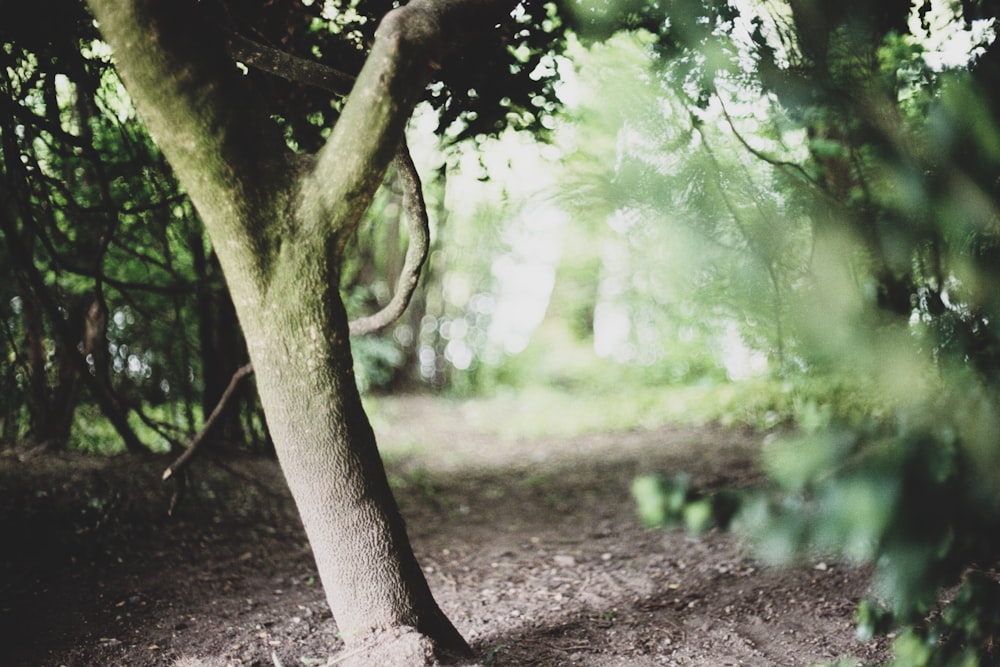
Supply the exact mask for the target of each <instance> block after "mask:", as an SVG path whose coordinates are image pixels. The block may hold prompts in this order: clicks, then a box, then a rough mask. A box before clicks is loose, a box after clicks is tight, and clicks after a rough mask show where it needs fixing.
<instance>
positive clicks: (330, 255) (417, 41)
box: [90, 0, 516, 664]
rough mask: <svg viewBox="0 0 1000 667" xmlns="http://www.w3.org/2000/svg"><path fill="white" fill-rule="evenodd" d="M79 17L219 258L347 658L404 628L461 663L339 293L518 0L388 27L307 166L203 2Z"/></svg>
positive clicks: (130, 6) (460, 648)
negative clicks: (411, 141)
mask: <svg viewBox="0 0 1000 667" xmlns="http://www.w3.org/2000/svg"><path fill="white" fill-rule="evenodd" d="M90 4H91V7H92V8H93V10H94V13H95V14H96V16H97V18H98V21H99V23H100V27H101V30H102V32H103V34H104V36H105V38H106V39H107V41H108V42H109V43H110V44H111V46H112V48H113V49H114V52H115V56H116V59H117V65H118V69H119V72H120V73H121V74H122V77H123V79H124V81H125V84H126V87H127V88H128V90H129V91H130V93H131V94H132V97H133V98H134V99H135V101H136V104H137V106H138V108H139V111H140V113H142V115H143V117H144V119H145V121H146V123H147V125H148V126H149V129H150V131H151V133H152V135H153V138H154V139H155V140H156V142H157V144H158V145H159V146H160V148H161V150H163V152H164V154H165V155H166V157H167V159H168V160H169V161H170V162H171V164H172V166H173V168H174V170H175V172H176V174H177V176H178V178H179V179H180V181H181V183H182V184H183V185H184V187H185V189H186V190H187V192H188V193H189V194H190V196H191V199H192V201H193V202H194V204H195V206H196V207H197V209H198V212H199V214H200V215H201V217H202V219H203V220H204V221H205V224H206V226H207V228H208V231H209V234H210V236H211V239H212V243H213V246H214V247H215V249H216V251H217V253H218V255H219V259H220V262H221V264H222V267H223V270H224V272H225V274H226V281H227V283H228V285H229V288H230V292H231V294H232V296H233V303H234V304H235V306H236V310H237V313H238V315H239V317H240V320H241V323H242V325H243V331H244V334H245V337H246V340H247V346H248V349H249V352H250V358H251V361H252V362H253V365H254V369H255V372H256V374H257V385H258V390H259V391H260V394H261V399H262V402H263V405H264V412H265V414H266V416H267V420H268V425H269V427H270V430H271V434H272V436H273V439H274V444H275V449H276V451H277V453H278V458H279V460H280V462H281V466H282V470H283V471H284V473H285V477H286V479H287V480H288V484H289V487H290V488H291V491H292V493H293V495H294V497H295V500H296V503H297V505H298V509H299V512H300V513H301V515H302V519H303V522H304V524H305V527H306V532H307V534H308V537H309V542H310V544H311V545H312V548H313V553H314V555H315V558H316V562H317V565H318V567H319V572H320V576H321V578H322V581H323V586H324V589H325V591H326V595H327V600H328V601H329V603H330V607H331V609H332V611H333V615H334V618H335V619H336V621H337V624H338V626H339V627H340V630H341V632H342V634H343V635H344V636H345V639H347V641H348V642H349V643H350V642H362V641H363V640H364V639H365V637H366V635H367V634H368V633H369V631H377V630H385V629H396V630H402V631H403V632H404V634H405V633H407V629H415V630H416V631H417V632H418V633H420V634H422V635H423V636H425V637H429V638H430V639H432V640H433V641H434V642H435V643H436V644H437V645H438V647H439V648H443V649H446V650H451V651H454V652H459V653H464V652H467V651H468V646H467V645H466V643H465V641H464V640H463V639H462V637H461V635H460V634H459V633H458V632H457V631H456V630H455V628H454V627H453V626H452V624H451V623H450V621H448V619H447V618H446V617H445V616H444V614H443V613H441V611H440V610H439V608H438V606H437V604H436V603H435V602H434V599H433V597H432V595H431V593H430V590H429V588H428V586H427V582H426V580H425V579H424V576H423V574H422V572H421V570H420V567H419V566H418V564H417V561H416V559H415V558H414V555H413V552H412V549H411V547H410V544H409V541H408V539H407V536H406V530H405V527H404V525H403V521H402V519H401V517H400V515H399V511H398V509H397V507H396V503H395V501H394V499H393V497H392V493H391V491H390V489H389V485H388V482H387V480H386V475H385V471H384V469H383V466H382V462H381V460H380V458H379V454H378V450H377V448H376V446H375V437H374V435H373V433H372V429H371V427H370V425H369V423H368V419H367V417H366V416H365V413H364V410H363V408H362V405H361V399H360V396H359V395H358V390H357V386H356V384H355V379H354V373H353V363H352V359H351V349H350V341H349V327H348V322H347V316H346V313H345V311H344V306H343V303H342V301H341V298H340V294H339V291H338V287H339V279H340V267H341V263H342V260H343V257H342V253H343V251H344V248H345V246H346V244H347V240H348V239H349V237H350V236H351V234H353V233H354V231H355V230H356V229H357V226H358V224H359V221H360V219H361V216H362V214H363V213H364V211H365V209H366V208H367V207H368V205H369V204H370V202H371V199H372V196H373V195H374V193H375V190H376V189H377V188H378V187H379V185H380V183H381V181H382V179H383V176H384V174H385V171H386V168H387V167H388V164H389V162H390V160H391V159H392V158H393V156H394V154H395V152H396V148H397V146H398V144H399V143H400V139H401V138H402V133H403V128H404V127H405V124H406V121H407V119H408V117H409V115H410V113H411V112H412V109H413V106H414V105H415V104H416V102H417V100H418V99H419V97H420V95H421V93H422V91H423V88H424V85H425V83H426V82H427V81H428V80H429V78H430V75H431V73H432V72H433V71H434V69H435V68H436V67H438V66H439V64H440V63H441V62H442V60H443V56H444V55H445V54H446V53H447V51H448V50H449V49H451V48H453V47H454V46H455V45H456V44H457V43H460V42H462V41H465V40H468V39H473V38H476V37H477V36H479V35H483V34H484V33H489V32H490V31H491V30H493V28H494V26H496V25H497V24H498V23H499V22H500V21H501V20H502V19H503V17H504V16H505V15H509V12H510V10H511V9H512V8H513V6H514V5H515V4H516V1H514V0H475V1H473V0H411V2H410V3H408V4H407V5H405V6H404V7H401V8H399V9H396V10H393V11H392V12H390V13H389V14H388V15H387V16H386V17H385V19H383V22H382V24H381V26H380V28H379V31H378V33H377V36H376V40H375V44H374V45H373V47H372V51H371V55H370V56H369V58H368V61H367V63H366V64H365V66H364V68H363V70H362V71H361V73H360V74H359V76H358V79H357V83H356V85H355V87H354V89H353V90H352V92H351V95H350V97H349V98H348V101H347V103H346V105H345V106H344V109H343V111H342V113H341V116H340V119H339V121H338V122H337V124H336V126H335V127H334V128H333V132H332V133H331V136H330V139H329V140H328V142H327V144H326V145H325V146H324V147H323V148H322V149H321V150H320V152H319V153H318V154H317V156H316V157H315V159H302V158H298V157H294V156H291V155H289V153H288V150H287V148H286V147H285V145H284V142H283V140H282V138H281V134H280V132H279V131H278V129H277V128H276V127H275V125H274V124H273V122H271V121H270V119H269V118H268V113H267V110H266V108H265V107H264V106H263V103H262V102H261V100H260V99H258V98H256V97H255V96H254V95H253V94H252V92H251V91H249V90H248V89H247V87H246V81H245V80H244V79H243V78H242V77H241V75H240V74H239V73H238V70H237V69H236V67H235V66H234V65H233V63H232V61H231V60H230V59H229V57H228V56H227V54H226V52H225V50H224V48H223V47H224V40H223V39H222V36H221V35H220V34H219V33H218V32H217V31H216V30H214V29H213V28H212V27H210V26H207V25H205V24H204V23H203V22H201V21H199V19H198V17H199V11H198V10H199V6H198V3H197V2H194V1H193V0H190V1H189V0H129V1H126V0H90ZM418 653H419V651H418ZM416 657H417V656H416V655H415V654H414V655H411V656H410V658H408V659H406V660H405V664H412V663H413V662H414V661H415V660H416ZM384 664H389V663H384ZM392 664H404V662H400V661H399V660H393V661H392Z"/></svg>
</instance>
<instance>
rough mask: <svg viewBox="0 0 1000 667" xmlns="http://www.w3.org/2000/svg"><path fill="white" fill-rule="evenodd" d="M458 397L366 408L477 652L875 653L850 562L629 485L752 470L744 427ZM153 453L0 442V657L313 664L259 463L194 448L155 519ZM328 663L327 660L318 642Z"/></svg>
mask: <svg viewBox="0 0 1000 667" xmlns="http://www.w3.org/2000/svg"><path fill="white" fill-rule="evenodd" d="M474 410H475V405H474V404H462V403H456V402H442V401H440V400H435V399H429V398H424V397H403V398H396V399H391V400H384V401H382V402H380V410H379V412H380V414H379V416H378V417H379V418H378V419H377V420H376V428H377V430H378V431H379V435H380V440H381V442H382V447H383V450H384V452H385V455H386V458H387V460H388V469H389V471H390V476H391V477H392V479H393V481H394V483H395V487H396V490H397V497H398V499H399V501H400V504H401V507H402V510H403V513H404V515H405V516H406V518H407V521H408V526H409V529H410V536H411V538H412V540H413V543H414V548H415V550H416V552H417V555H418V558H419V559H420V561H421V563H422V564H423V565H424V568H425V571H426V573H427V576H428V579H429V581H430V584H431V587H432V589H433V590H434V592H435V594H436V596H437V598H438V601H439V602H440V604H441V606H442V608H443V609H444V610H445V611H446V613H448V614H449V616H450V617H451V618H452V620H453V621H454V622H455V625H456V626H457V627H458V628H459V630H461V631H462V632H463V633H464V634H465V636H466V637H467V638H468V639H469V640H470V642H471V643H472V644H473V646H474V648H475V649H476V651H477V652H478V655H479V658H478V663H477V664H481V665H498V666H501V665H545V666H559V665H592V666H595V667H605V666H607V667H611V666H617V665H622V666H624V665H636V666H640V667H641V666H644V665H683V666H690V667H720V666H723V665H759V666H761V667H764V666H768V667H770V666H785V665H787V666H795V665H809V664H813V663H816V662H820V661H833V660H836V659H838V658H841V657H849V658H853V659H855V660H858V661H861V662H866V663H873V664H878V663H880V662H882V661H884V658H885V647H884V645H882V644H879V643H877V642H869V643H863V644H862V643H858V642H857V641H855V640H854V638H853V625H852V616H853V613H854V608H855V606H856V604H857V602H858V600H859V599H860V597H861V596H862V595H864V592H865V590H866V586H867V584H868V579H869V575H868V573H867V572H866V571H863V570H857V569H849V568H846V567H842V566H840V565H838V564H832V563H806V564H803V565H802V566H801V567H798V568H794V569H775V568H770V567H766V566H764V565H762V564H760V563H758V562H756V561H755V560H754V559H753V558H752V555H751V554H749V553H748V552H747V551H746V550H745V549H744V548H743V547H741V545H740V543H739V541H738V540H737V539H736V538H734V537H733V536H730V535H721V534H709V535H708V536H705V537H701V538H694V537H691V536H688V535H685V534H683V533H680V532H661V531H648V530H645V529H643V528H642V527H641V526H640V525H639V524H638V522H637V521H636V519H635V511H634V506H633V504H632V501H631V499H630V498H629V491H628V489H629V484H630V482H631V480H632V479H633V478H634V476H635V475H637V474H640V473H645V472H650V471H661V472H664V473H667V474H673V473H674V472H678V471H681V470H683V471H687V472H688V473H690V474H691V475H692V477H693V478H694V479H695V480H696V482H697V483H698V484H699V485H703V486H705V487H708V488H722V487H733V486H741V487H742V486H747V485H751V484H754V483H757V482H759V481H760V474H759V472H758V469H757V467H756V464H755V461H756V459H757V454H758V452H759V450H760V447H761V446H762V441H763V439H764V436H763V435H761V434H757V433H752V432H748V431H741V430H729V429H722V428H719V427H699V428H691V427H664V428H658V429H655V430H643V431H630V432H625V433H602V434H593V435H586V436H579V437H573V438H544V439H533V440H517V439H511V438H505V437H503V436H502V435H498V432H499V429H497V430H491V429H483V428H481V423H482V422H481V421H477V419H478V418H477V417H476V415H475V414H474ZM164 463H165V462H164V461H148V460H137V459H134V458H130V457H119V458H115V459H110V460H109V459H104V460H102V459H94V458H86V457H80V456H61V457H58V458H53V457H40V458H33V459H29V460H27V461H21V460H19V459H17V458H16V457H14V456H6V457H0V646H2V647H3V648H2V651H3V653H2V655H0V664H3V665H11V666H12V667H13V666H21V665H25V666H32V667H50V666H51V667H58V666H60V665H66V666H67V667H74V666H85V665H86V666H89V665H101V666H104V665H127V666H129V667H146V666H149V667H152V666H154V665H157V666H159V665H184V664H203V665H212V666H215V665H241V666H248V667H249V666H259V667H271V666H273V665H277V664H280V665H283V666H284V667H292V666H300V665H302V666H308V665H324V664H327V661H328V659H330V658H331V657H333V659H334V660H337V659H339V658H341V657H343V654H342V653H339V654H338V651H340V650H341V649H342V648H343V645H342V643H341V642H340V640H339V639H338V636H337V628H336V626H335V624H334V622H333V620H332V618H331V617H330V613H329V611H328V609H327V607H326V604H325V601H324V598H323V593H322V590H321V588H320V585H319V582H318V581H317V579H316V574H315V569H314V566H313V563H312V557H311V554H310V551H309V547H308V544H307V542H306V540H305V537H304V535H303V533H302V529H301V525H300V523H299V521H298V518H297V516H296V514H295V510H294V507H293V504H292V502H291V500H290V498H289V496H288V494H287V491H286V489H285V486H284V482H283V480H282V477H281V474H280V471H279V470H278V468H277V466H276V464H275V463H274V462H272V461H270V460H266V459H259V458H247V457H245V456H224V455H221V454H210V453H206V455H205V456H204V457H203V458H201V459H199V460H198V461H197V462H196V464H195V469H194V478H193V480H192V485H191V491H190V492H189V494H188V497H187V498H186V500H185V502H184V504H183V505H182V506H181V508H180V510H179V513H178V515H177V516H175V518H173V519H169V518H167V517H166V512H165V509H166V507H167V503H168V500H169V495H170V489H169V487H168V486H167V485H164V484H162V483H161V482H160V481H159V476H160V473H161V472H162V469H163V467H164ZM331 664H334V663H331Z"/></svg>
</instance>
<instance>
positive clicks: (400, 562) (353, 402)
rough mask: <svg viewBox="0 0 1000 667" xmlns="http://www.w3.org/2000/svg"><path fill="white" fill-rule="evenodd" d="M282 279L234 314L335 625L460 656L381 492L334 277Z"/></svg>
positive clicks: (355, 634)
mask: <svg viewBox="0 0 1000 667" xmlns="http://www.w3.org/2000/svg"><path fill="white" fill-rule="evenodd" d="M283 273H286V274H287V278H286V279H279V280H277V281H276V285H275V290H273V296H272V297H270V298H269V299H268V300H267V301H266V302H265V303H263V304H261V306H262V307H261V308H259V309H256V310H255V312H254V313H251V314H248V315H247V314H245V313H243V315H246V317H245V318H244V329H245V331H247V332H248V335H247V339H248V345H249V347H250V354H251V358H252V359H253V363H254V370H255V373H256V375H257V385H258V388H259V391H260V395H261V400H262V402H263V404H264V412H265V414H266V415H267V420H268V426H269V427H270V430H271V435H272V437H273V439H274V442H275V445H276V449H277V453H278V459H279V461H280V462H281V466H282V470H283V471H284V473H285V477H286V479H287V480H288V484H289V487H290V489H291V491H292V494H293V496H294V497H295V501H296V504H297V506H298V509H299V513H300V514H301V516H302V521H303V524H304V525H305V528H306V532H307V534H308V536H309V543H310V545H311V546H312V549H313V554H314V556H315V558H316V563H317V566H318V568H319V572H320V577H321V578H322V580H323V584H324V587H325V590H326V594H327V600H328V601H329V603H330V608H331V609H332V610H333V615H334V618H335V619H336V620H337V625H338V627H339V628H340V630H341V633H342V634H343V635H344V636H345V637H348V638H360V636H361V635H363V634H364V633H365V632H367V631H369V630H371V629H377V628H391V627H397V626H409V627H413V628H416V629H417V630H418V631H419V632H421V633H422V634H424V635H426V636H428V637H431V638H433V639H434V640H435V642H436V643H437V644H438V645H439V646H441V647H443V648H446V649H450V650H455V651H463V652H464V651H466V650H467V647H466V645H465V642H464V640H463V639H462V638H461V636H460V635H459V634H458V632H457V631H456V630H455V629H454V627H453V626H452V625H451V623H450V622H449V621H448V620H447V618H446V617H445V616H444V615H443V614H442V613H441V611H440V610H439V608H438V606H437V604H436V603H435V601H434V599H433V597H432V595H431V592H430V589H429V588H428V586H427V583H426V580H425V579H424V576H423V573H422V572H421V570H420V567H419V566H418V564H417V561H416V559H415V557H414V555H413V552H412V549H411V547H410V544H409V541H408V539H407V536H406V531H405V527H404V524H403V520H402V518H401V517H400V514H399V510H398V508H397V506H396V503H395V500H394V499H393V496H392V492H391V491H390V488H389V483H388V480H387V478H386V475H385V470H384V468H383V466H382V461H381V459H380V457H379V454H378V450H377V448H376V444H375V436H374V434H373V432H372V429H371V426H370V425H369V423H368V418H367V416H366V415H365V412H364V408H363V407H362V404H361V397H360V395H359V394H358V390H357V386H356V384H355V381H354V373H353V360H352V356H351V349H350V345H349V339H348V331H347V317H346V313H345V312H344V306H343V304H342V302H341V299H340V295H339V293H338V291H337V289H336V287H334V286H335V285H337V276H336V275H334V274H332V273H329V272H327V271H323V270H311V271H309V272H308V273H305V274H303V272H301V270H296V267H295V266H289V267H287V270H285V271H284V272H283ZM279 285H283V286H284V289H287V290H288V292H287V293H286V292H284V289H282V288H279ZM304 295H309V297H308V298H303V297H304ZM274 321H280V322H282V323H284V326H282V327H280V328H278V327H273V326H271V324H272V323H273V322H274ZM250 332H253V333H250Z"/></svg>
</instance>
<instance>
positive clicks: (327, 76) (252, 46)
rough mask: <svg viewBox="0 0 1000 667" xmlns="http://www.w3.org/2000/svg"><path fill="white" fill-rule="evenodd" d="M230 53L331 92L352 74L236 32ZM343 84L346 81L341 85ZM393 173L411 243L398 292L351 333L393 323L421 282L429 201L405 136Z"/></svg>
mask: <svg viewBox="0 0 1000 667" xmlns="http://www.w3.org/2000/svg"><path fill="white" fill-rule="evenodd" d="M229 48H230V54H232V56H233V57H234V58H237V59H239V60H241V61H242V62H244V63H245V64H247V65H251V66H253V67H255V68H259V69H261V70H263V71H266V72H268V73H270V74H274V75H276V76H280V77H282V78H285V79H289V80H291V81H297V82H299V83H304V84H306V85H312V86H316V87H317V88H321V89H323V90H327V91H329V92H332V93H335V94H341V95H343V94H346V92H347V88H348V87H349V84H351V83H353V82H354V77H353V76H351V75H349V74H344V73H343V72H339V71H337V70H335V69H333V68H331V67H328V66H326V65H323V64H321V63H317V62H314V61H311V60H306V59H304V58H299V57H297V56H293V55H291V54H289V53H285V52H283V51H279V50H277V49H274V48H271V47H269V46H264V45H263V44H258V43H257V42H254V41H252V40H249V39H247V38H245V37H241V36H239V35H233V36H232V37H230V41H229ZM345 84H346V85H345ZM392 164H393V167H394V168H395V172H396V177H397V178H398V179H399V180H400V181H401V182H402V187H403V217H404V220H405V222H406V226H407V229H408V230H409V233H410V242H409V245H408V246H407V249H406V257H405V258H404V260H403V269H402V271H401V272H400V274H399V279H398V280H397V282H396V291H395V293H394V294H393V296H392V299H391V300H390V302H389V303H388V304H387V305H386V306H385V308H383V309H382V310H380V311H379V312H377V313H375V314H374V315H369V316H367V317H362V318H359V319H357V320H354V321H352V322H351V323H350V333H351V335H352V336H361V335H365V334H369V333H374V332H375V331H378V330H380V329H383V328H385V327H387V326H389V325H390V324H392V323H393V322H395V321H396V320H397V319H399V317H400V316H401V315H402V314H403V312H404V311H405V310H406V307H407V306H408V305H409V304H410V300H411V299H412V297H413V292H414V291H415V290H416V288H417V283H418V282H419V281H420V273H421V271H422V269H423V265H424V262H425V261H426V260H427V251H428V249H429V247H430V229H429V226H428V221H427V206H426V204H425V202H424V193H423V187H422V186H421V184H420V176H419V174H418V173H417V168H416V165H414V164H413V158H412V157H411V155H410V151H409V148H408V146H407V145H406V137H405V136H404V137H403V139H402V140H401V141H400V144H399V148H398V149H397V150H396V157H395V158H394V159H393V163H392Z"/></svg>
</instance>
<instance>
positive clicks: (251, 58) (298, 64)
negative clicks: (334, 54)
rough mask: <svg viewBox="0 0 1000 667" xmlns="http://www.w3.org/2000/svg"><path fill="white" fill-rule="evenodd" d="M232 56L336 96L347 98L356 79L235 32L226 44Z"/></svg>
mask: <svg viewBox="0 0 1000 667" xmlns="http://www.w3.org/2000/svg"><path fill="white" fill-rule="evenodd" d="M226 44H227V46H228V47H229V53H230V55H231V56H232V57H233V58H234V59H236V60H238V61H240V62H242V63H243V64H245V65H249V66H250V67H253V68H255V69H259V70H261V71H262V72H268V73H269V74H274V75H276V76H280V77H282V78H283V79H288V80H290V81H297V82H299V83H304V84H306V85H307V86H315V87H316V88H320V89H322V90H326V91H329V92H331V93H334V94H336V95H341V96H343V95H347V94H348V93H349V92H350V91H351V86H352V85H354V79H355V77H354V76H352V75H350V74H345V73H344V72H341V71H339V70H336V69H334V68H332V67H329V66H327V65H323V64H321V63H317V62H315V61H312V60H306V59H305V58H299V57H298V56H293V55H292V54H290V53H285V52H284V51H281V50H279V49H275V48H272V47H270V46H265V45H263V44H260V43H258V42H255V41H253V40H252V39H247V38H246V37H243V36H242V35H238V34H236V33H233V34H231V35H229V38H228V39H227V41H226Z"/></svg>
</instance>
